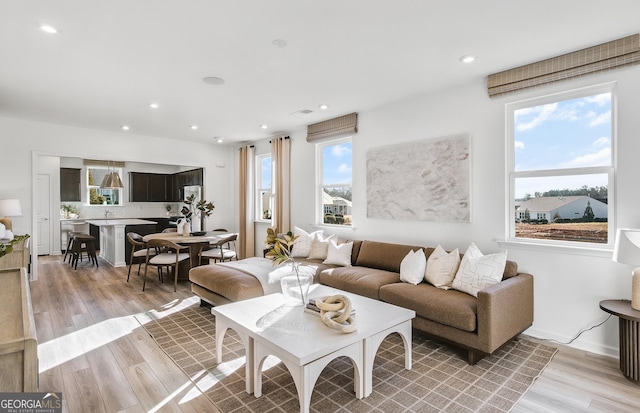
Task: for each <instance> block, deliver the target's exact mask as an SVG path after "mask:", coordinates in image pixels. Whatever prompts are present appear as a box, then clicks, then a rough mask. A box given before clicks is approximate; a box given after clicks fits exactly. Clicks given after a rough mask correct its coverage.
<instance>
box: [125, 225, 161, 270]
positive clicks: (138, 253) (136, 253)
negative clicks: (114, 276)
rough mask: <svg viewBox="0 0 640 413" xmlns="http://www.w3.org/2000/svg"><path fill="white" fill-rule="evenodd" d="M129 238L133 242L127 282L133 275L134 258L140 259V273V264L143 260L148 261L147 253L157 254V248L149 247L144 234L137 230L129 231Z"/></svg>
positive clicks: (130, 242)
mask: <svg viewBox="0 0 640 413" xmlns="http://www.w3.org/2000/svg"><path fill="white" fill-rule="evenodd" d="M127 240H128V241H129V244H131V257H129V272H128V273H127V282H129V277H130V276H131V266H132V265H133V262H134V260H137V261H138V275H140V266H141V265H142V263H143V262H146V261H147V253H148V254H149V255H156V254H157V250H156V249H155V248H152V249H151V250H149V248H147V243H146V242H144V241H143V240H142V235H140V234H138V233H137V232H127Z"/></svg>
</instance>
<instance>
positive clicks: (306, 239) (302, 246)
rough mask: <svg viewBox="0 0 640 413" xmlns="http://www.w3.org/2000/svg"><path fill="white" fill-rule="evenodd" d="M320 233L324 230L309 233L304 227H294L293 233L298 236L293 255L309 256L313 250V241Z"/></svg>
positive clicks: (292, 249)
mask: <svg viewBox="0 0 640 413" xmlns="http://www.w3.org/2000/svg"><path fill="white" fill-rule="evenodd" d="M320 234H322V230H319V231H315V232H311V233H309V232H307V231H305V230H303V229H302V228H298V227H293V235H294V236H297V237H298V238H297V239H296V242H295V244H293V248H291V256H293V257H302V258H307V257H308V256H309V251H310V250H311V242H312V241H313V239H314V238H315V237H316V236H318V235H320Z"/></svg>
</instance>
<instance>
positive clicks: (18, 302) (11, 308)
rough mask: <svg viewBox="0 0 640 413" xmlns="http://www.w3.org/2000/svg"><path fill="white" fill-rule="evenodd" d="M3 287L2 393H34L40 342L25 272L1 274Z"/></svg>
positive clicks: (0, 300) (0, 337) (0, 336)
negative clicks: (37, 336)
mask: <svg viewBox="0 0 640 413" xmlns="http://www.w3.org/2000/svg"><path fill="white" fill-rule="evenodd" d="M0 285H2V288H0V321H1V325H2V328H1V329H0V371H1V372H2V374H0V392H35V391H37V390H38V354H37V353H38V340H37V338H36V325H35V321H34V319H33V308H32V307H31V293H30V291H29V278H28V277H27V273H26V270H25V269H24V268H19V269H18V268H15V269H12V270H0Z"/></svg>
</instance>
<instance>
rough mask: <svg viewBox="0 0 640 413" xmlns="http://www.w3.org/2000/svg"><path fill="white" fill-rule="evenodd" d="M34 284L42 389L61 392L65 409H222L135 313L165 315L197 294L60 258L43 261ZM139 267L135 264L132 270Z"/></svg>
mask: <svg viewBox="0 0 640 413" xmlns="http://www.w3.org/2000/svg"><path fill="white" fill-rule="evenodd" d="M39 266H40V267H39V273H38V274H39V279H38V281H34V282H32V283H31V296H32V301H33V308H34V313H35V314H34V317H35V321H36V330H37V334H38V344H39V345H38V356H39V359H40V388H39V390H40V391H61V392H62V397H63V411H64V412H72V413H74V412H83V413H84V412H218V410H217V409H216V407H215V406H214V405H213V404H212V403H211V401H210V400H209V399H208V398H207V397H205V396H204V395H203V394H202V393H201V392H200V391H199V390H198V389H197V388H196V387H195V386H194V385H193V384H192V383H191V382H190V381H189V378H188V377H187V376H186V375H185V374H184V373H183V372H182V370H180V369H179V368H178V367H177V366H176V365H175V364H174V363H173V361H172V360H171V359H170V358H169V357H167V355H166V354H165V353H164V352H162V350H160V348H159V347H158V346H157V345H156V343H155V342H154V341H153V339H152V338H151V337H150V336H149V335H148V334H147V333H146V331H145V330H144V329H143V328H142V327H140V324H139V323H138V321H137V320H136V319H135V318H134V315H135V314H139V313H142V312H146V311H149V310H156V311H158V312H162V311H166V310H168V309H170V308H172V307H174V306H176V305H179V304H180V303H181V302H182V301H184V300H185V299H192V297H193V295H192V294H191V291H190V289H189V286H188V285H187V284H188V283H187V282H182V283H181V284H180V285H179V288H178V291H177V292H175V293H174V292H173V285H170V284H172V283H165V284H161V283H160V282H158V279H157V277H156V276H155V274H156V272H155V269H150V273H151V274H153V275H152V276H151V277H150V278H148V279H147V288H146V291H145V292H142V279H141V278H140V277H138V276H137V275H135V273H134V271H132V273H133V274H132V276H131V281H130V282H129V283H127V282H126V278H127V268H126V267H124V268H113V267H110V266H109V264H107V263H105V262H104V261H100V268H97V269H96V268H95V267H90V266H89V264H88V263H87V261H86V260H85V261H84V262H81V263H79V264H78V269H77V270H73V269H71V268H70V266H69V265H68V264H65V263H62V257H61V256H51V257H40V258H39ZM134 268H135V267H134Z"/></svg>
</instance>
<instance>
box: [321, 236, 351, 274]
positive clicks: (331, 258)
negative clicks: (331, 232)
mask: <svg viewBox="0 0 640 413" xmlns="http://www.w3.org/2000/svg"><path fill="white" fill-rule="evenodd" d="M351 250H353V242H345V243H344V244H340V245H338V243H337V242H336V240H335V239H332V240H330V241H329V248H328V249H327V259H326V260H324V261H322V263H323V264H333V265H342V266H343V267H351Z"/></svg>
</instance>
